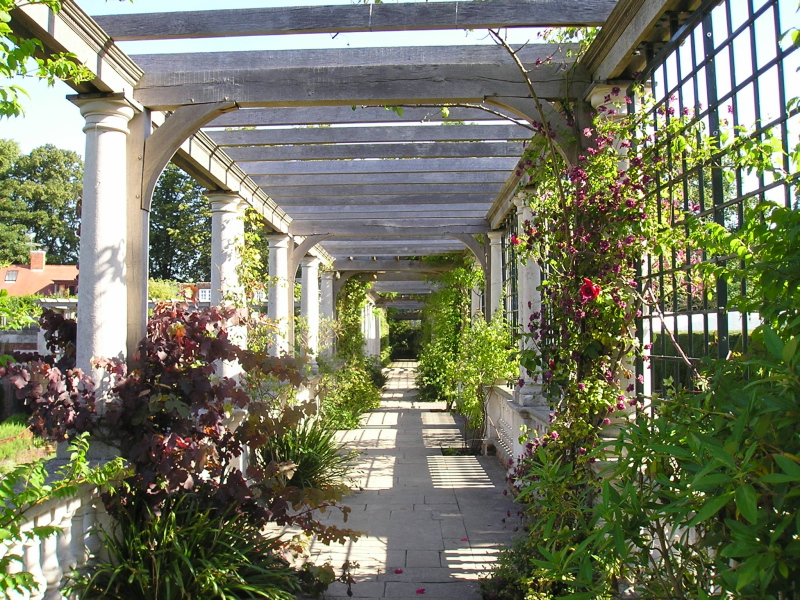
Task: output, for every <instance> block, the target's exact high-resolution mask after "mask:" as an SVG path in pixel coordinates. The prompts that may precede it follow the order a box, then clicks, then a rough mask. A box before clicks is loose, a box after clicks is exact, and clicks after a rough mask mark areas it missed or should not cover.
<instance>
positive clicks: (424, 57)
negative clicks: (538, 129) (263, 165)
mask: <svg viewBox="0 0 800 600" xmlns="http://www.w3.org/2000/svg"><path fill="white" fill-rule="evenodd" d="M569 50H570V47H568V46H554V45H551V44H539V45H532V46H528V47H526V48H523V49H522V50H520V51H519V53H518V55H519V57H520V59H521V60H523V61H524V62H525V63H526V64H530V65H533V64H534V63H535V62H536V61H537V60H538V61H540V62H541V65H540V66H538V67H536V68H532V69H531V71H530V73H529V77H530V79H531V81H532V82H533V84H534V86H535V87H536V90H537V94H538V95H539V97H540V98H542V99H544V100H560V99H563V98H578V97H582V94H583V93H584V92H585V90H586V88H587V86H588V84H589V77H588V75H587V74H586V73H585V71H584V70H583V69H582V67H581V66H580V65H574V63H575V58H574V57H569V56H568V55H567V52H568V51H569ZM133 58H134V60H135V61H136V62H137V64H138V65H139V66H140V67H141V68H142V69H143V70H144V72H145V74H144V76H143V77H142V79H141V80H140V81H139V83H138V85H137V87H136V90H135V93H134V96H135V98H136V100H137V101H138V102H140V103H141V104H142V105H144V106H146V107H148V108H152V109H158V110H173V109H175V108H177V107H179V106H183V105H187V104H207V103H220V102H236V103H237V105H238V106H239V107H248V106H251V107H258V106H260V107H281V106H283V107H291V106H325V105H330V106H337V105H338V106H342V105H344V106H352V105H356V106H357V105H360V104H368V105H395V104H420V103H423V104H434V103H445V104H448V103H450V104H455V103H480V102H483V101H484V100H485V99H487V98H492V97H511V98H517V97H527V96H528V95H529V91H528V87H527V84H526V83H525V82H524V81H523V79H522V77H521V75H520V72H519V70H518V68H517V66H516V65H515V64H514V63H513V61H512V59H511V57H510V56H509V55H508V54H507V53H506V51H505V50H504V49H502V48H499V47H495V46H453V47H446V48H357V49H349V50H339V49H337V50H303V51H293V50H286V51H265V52H217V53H213V52H212V53H198V54H170V55H138V56H134V57H133ZM542 61H543V62H542ZM567 72H569V73H570V77H566V74H567Z"/></svg>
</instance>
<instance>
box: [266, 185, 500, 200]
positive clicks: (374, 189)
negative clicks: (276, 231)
mask: <svg viewBox="0 0 800 600" xmlns="http://www.w3.org/2000/svg"><path fill="white" fill-rule="evenodd" d="M501 187H502V186H501V185H499V184H497V183H464V184H452V183H398V184H387V185H302V186H264V185H262V186H261V188H262V189H263V190H264V191H266V192H267V194H269V195H270V196H271V197H272V198H274V199H275V201H276V202H278V204H280V199H281V198H286V197H291V196H295V197H297V196H302V197H304V198H305V197H312V198H313V197H314V196H315V195H316V194H319V195H320V196H321V195H326V196H351V197H352V196H382V195H384V196H385V195H398V194H448V195H452V194H458V193H463V194H487V195H489V196H491V195H494V194H496V193H497V192H499V191H500V188H501Z"/></svg>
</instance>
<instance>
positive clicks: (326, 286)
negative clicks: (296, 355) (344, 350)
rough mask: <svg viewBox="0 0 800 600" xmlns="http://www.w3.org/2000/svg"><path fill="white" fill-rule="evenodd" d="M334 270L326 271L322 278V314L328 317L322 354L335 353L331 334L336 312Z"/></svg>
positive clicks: (324, 317) (323, 316) (329, 354)
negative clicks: (331, 324) (331, 323)
mask: <svg viewBox="0 0 800 600" xmlns="http://www.w3.org/2000/svg"><path fill="white" fill-rule="evenodd" d="M335 275H336V274H335V273H334V272H333V271H324V272H323V273H322V277H321V278H320V279H321V287H322V289H321V294H320V307H319V308H320V314H321V316H322V318H323V319H326V320H327V321H328V323H327V324H326V331H325V337H324V338H323V339H322V340H321V343H322V353H321V354H322V356H331V355H332V354H333V339H332V338H331V335H330V322H331V321H333V319H334V318H335V316H336V314H335V311H334V307H335V302H334V298H333V280H334V278H335Z"/></svg>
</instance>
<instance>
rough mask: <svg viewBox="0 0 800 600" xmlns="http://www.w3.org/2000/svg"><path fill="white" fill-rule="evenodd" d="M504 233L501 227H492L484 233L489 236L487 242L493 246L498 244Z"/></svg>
mask: <svg viewBox="0 0 800 600" xmlns="http://www.w3.org/2000/svg"><path fill="white" fill-rule="evenodd" d="M504 233H505V231H503V230H502V229H493V230H492V231H489V232H487V233H486V235H487V236H488V237H489V243H490V244H491V245H492V246H494V245H497V244H500V242H501V240H502V239H503V234H504Z"/></svg>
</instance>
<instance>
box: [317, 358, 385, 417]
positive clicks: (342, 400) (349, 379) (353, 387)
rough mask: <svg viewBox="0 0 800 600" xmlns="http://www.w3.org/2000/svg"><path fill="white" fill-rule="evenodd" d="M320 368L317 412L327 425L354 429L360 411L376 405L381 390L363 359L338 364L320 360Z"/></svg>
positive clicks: (360, 413) (376, 406)
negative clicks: (318, 410)
mask: <svg viewBox="0 0 800 600" xmlns="http://www.w3.org/2000/svg"><path fill="white" fill-rule="evenodd" d="M320 372H321V374H322V376H321V378H320V382H319V389H318V394H319V398H320V402H321V413H322V418H323V419H324V420H325V421H326V422H328V423H330V425H331V427H334V428H336V429H355V428H356V427H358V426H359V424H360V421H359V418H360V417H361V415H362V414H363V413H365V412H367V411H369V410H372V409H374V408H378V407H379V406H380V402H381V391H380V388H378V387H377V386H376V385H375V380H374V378H373V375H372V369H371V368H370V366H369V365H368V364H367V363H366V362H365V361H364V362H360V361H354V360H351V361H348V362H346V363H343V364H341V365H339V366H338V367H337V366H331V367H328V366H327V365H324V364H321V365H320Z"/></svg>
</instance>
